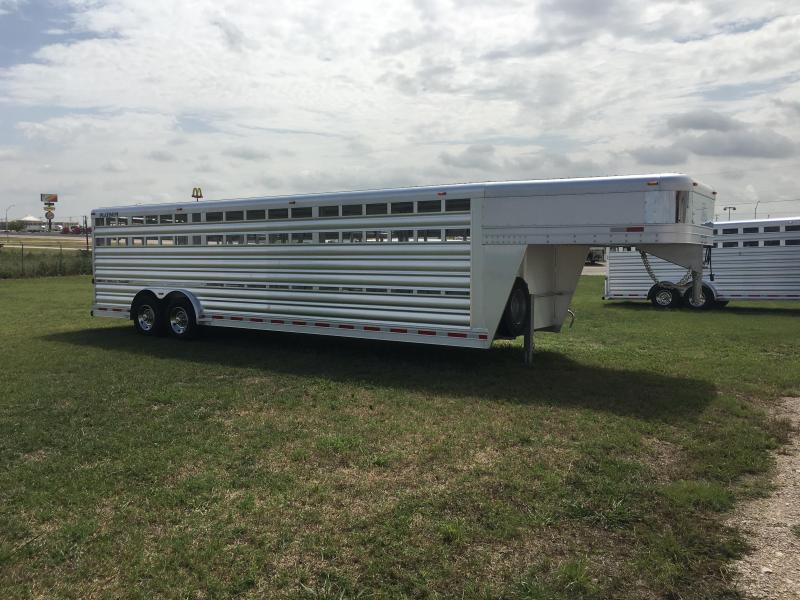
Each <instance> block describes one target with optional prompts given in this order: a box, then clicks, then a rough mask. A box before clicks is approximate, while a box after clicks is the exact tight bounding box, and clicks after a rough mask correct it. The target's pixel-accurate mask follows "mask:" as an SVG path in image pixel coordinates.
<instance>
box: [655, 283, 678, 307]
mask: <svg viewBox="0 0 800 600" xmlns="http://www.w3.org/2000/svg"><path fill="white" fill-rule="evenodd" d="M680 299H681V298H680V294H679V293H678V291H677V290H675V289H673V288H668V287H665V286H663V285H657V286H655V288H653V290H652V291H651V292H650V302H652V303H653V306H655V307H656V308H674V307H675V306H677V304H678V302H680Z"/></svg>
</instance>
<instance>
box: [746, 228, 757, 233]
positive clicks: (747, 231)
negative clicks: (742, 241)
mask: <svg viewBox="0 0 800 600" xmlns="http://www.w3.org/2000/svg"><path fill="white" fill-rule="evenodd" d="M742 233H758V227H744V228H742Z"/></svg>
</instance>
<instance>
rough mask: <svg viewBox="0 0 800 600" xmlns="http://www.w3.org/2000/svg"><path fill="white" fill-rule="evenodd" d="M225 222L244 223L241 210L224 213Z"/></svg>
mask: <svg viewBox="0 0 800 600" xmlns="http://www.w3.org/2000/svg"><path fill="white" fill-rule="evenodd" d="M225 220H226V221H244V211H243V210H229V211H226V212H225Z"/></svg>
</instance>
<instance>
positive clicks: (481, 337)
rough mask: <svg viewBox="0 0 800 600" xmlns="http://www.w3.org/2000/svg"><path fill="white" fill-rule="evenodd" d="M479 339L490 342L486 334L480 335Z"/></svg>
mask: <svg viewBox="0 0 800 600" xmlns="http://www.w3.org/2000/svg"><path fill="white" fill-rule="evenodd" d="M478 339H479V340H488V339H489V336H488V335H486V334H485V333H481V334H480V335H478Z"/></svg>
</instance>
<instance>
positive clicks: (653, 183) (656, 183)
mask: <svg viewBox="0 0 800 600" xmlns="http://www.w3.org/2000/svg"><path fill="white" fill-rule="evenodd" d="M647 185H658V181H648V182H647Z"/></svg>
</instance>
